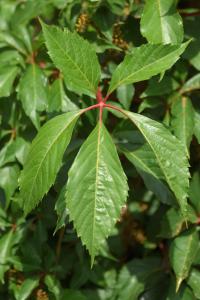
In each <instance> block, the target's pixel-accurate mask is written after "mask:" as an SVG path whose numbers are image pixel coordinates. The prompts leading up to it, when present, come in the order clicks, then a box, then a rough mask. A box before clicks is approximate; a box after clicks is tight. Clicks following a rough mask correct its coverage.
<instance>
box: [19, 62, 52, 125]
mask: <svg viewBox="0 0 200 300" xmlns="http://www.w3.org/2000/svg"><path fill="white" fill-rule="evenodd" d="M18 99H19V100H20V101H21V102H22V106H23V109H24V111H25V113H26V115H27V116H28V117H30V119H31V120H32V122H33V124H34V125H35V126H36V128H39V125H40V123H39V119H38V115H37V111H42V110H45V109H46V108H47V105H48V103H47V95H46V78H45V76H44V74H43V72H42V70H41V69H40V68H39V67H38V66H37V65H36V64H31V65H30V66H29V67H28V68H27V69H26V71H25V73H24V75H23V76H22V77H21V79H20V82H19V86H18Z"/></svg>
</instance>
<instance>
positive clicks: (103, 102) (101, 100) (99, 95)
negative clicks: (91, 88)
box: [83, 87, 125, 123]
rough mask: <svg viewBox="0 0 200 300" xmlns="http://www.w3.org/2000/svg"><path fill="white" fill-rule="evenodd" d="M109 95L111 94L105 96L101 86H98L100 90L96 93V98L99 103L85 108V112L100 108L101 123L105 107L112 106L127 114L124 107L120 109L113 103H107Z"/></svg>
mask: <svg viewBox="0 0 200 300" xmlns="http://www.w3.org/2000/svg"><path fill="white" fill-rule="evenodd" d="M108 97H109V95H107V96H106V97H104V98H103V96H102V93H101V90H100V87H98V90H97V93H96V100H97V102H98V103H97V104H94V105H91V106H89V107H87V108H85V109H84V110H83V113H84V112H87V111H89V110H92V109H95V108H99V121H100V123H101V122H102V114H103V109H104V107H107V108H111V109H114V110H117V111H119V112H121V113H122V114H125V113H124V111H123V110H122V109H120V108H118V107H116V106H113V105H109V104H106V101H107V100H108Z"/></svg>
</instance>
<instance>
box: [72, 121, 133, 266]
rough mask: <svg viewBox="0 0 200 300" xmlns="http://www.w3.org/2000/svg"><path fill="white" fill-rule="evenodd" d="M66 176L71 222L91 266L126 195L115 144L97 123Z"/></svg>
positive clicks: (126, 190) (126, 188) (125, 182)
mask: <svg viewBox="0 0 200 300" xmlns="http://www.w3.org/2000/svg"><path fill="white" fill-rule="evenodd" d="M68 176H69V178H68V184H67V192H66V202H67V207H68V209H69V215H70V219H71V220H72V221H73V223H74V227H75V228H76V230H77V233H78V235H79V236H80V237H81V240H82V242H83V244H85V245H86V247H87V249H88V250H89V253H90V255H91V260H92V264H93V262H94V257H95V256H96V255H97V254H98V250H99V248H100V247H101V244H102V242H103V241H104V239H105V238H106V237H108V235H109V234H110V232H111V230H112V228H113V226H114V224H115V222H116V220H117V218H119V216H120V210H121V208H122V206H123V205H124V204H125V201H126V198H127V193H128V186H127V181H126V180H127V179H126V176H125V174H124V172H123V169H122V167H121V164H120V161H119V157H118V155H117V151H116V148H115V145H114V144H113V141H112V139H111V137H110V135H109V133H108V132H107V129H106V128H105V127H104V125H103V124H100V123H98V124H97V126H96V128H95V129H94V130H93V131H92V133H91V134H90V135H89V137H88V138H87V140H86V141H85V142H84V144H83V145H82V147H81V149H80V151H79V153H78V155H77V157H76V159H75V161H74V163H73V165H72V167H71V169H70V171H69V174H68Z"/></svg>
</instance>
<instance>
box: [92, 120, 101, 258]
mask: <svg viewBox="0 0 200 300" xmlns="http://www.w3.org/2000/svg"><path fill="white" fill-rule="evenodd" d="M101 128H102V124H100V122H99V124H98V136H97V150H96V152H97V160H96V174H95V189H94V214H93V223H92V243H91V252H92V258H93V257H94V253H93V247H94V246H93V244H94V231H95V220H96V204H97V203H96V202H97V189H98V179H99V172H98V169H99V156H100V139H101Z"/></svg>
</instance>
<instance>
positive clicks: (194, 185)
mask: <svg viewBox="0 0 200 300" xmlns="http://www.w3.org/2000/svg"><path fill="white" fill-rule="evenodd" d="M199 195H200V175H199V173H198V172H195V173H194V174H193V176H192V179H191V182H190V188H189V197H190V202H191V204H192V205H193V206H194V208H195V210H196V212H197V214H199V213H200V201H199Z"/></svg>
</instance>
